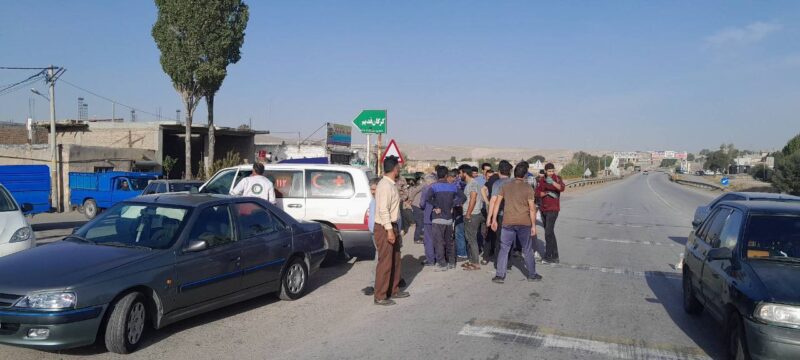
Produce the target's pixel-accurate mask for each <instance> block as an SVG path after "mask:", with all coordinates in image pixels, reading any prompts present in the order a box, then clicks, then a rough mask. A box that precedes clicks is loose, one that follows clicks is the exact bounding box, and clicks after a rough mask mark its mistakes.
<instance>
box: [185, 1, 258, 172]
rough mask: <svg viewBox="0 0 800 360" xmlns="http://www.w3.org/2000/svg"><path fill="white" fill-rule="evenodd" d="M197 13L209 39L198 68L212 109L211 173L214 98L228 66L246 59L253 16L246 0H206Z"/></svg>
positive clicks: (203, 41) (205, 39)
mask: <svg viewBox="0 0 800 360" xmlns="http://www.w3.org/2000/svg"><path fill="white" fill-rule="evenodd" d="M194 11H196V12H198V13H201V14H202V18H203V19H205V21H204V22H203V23H202V24H200V26H201V27H202V29H203V34H205V36H203V37H202V38H201V42H200V50H201V54H202V55H201V56H202V62H201V63H200V66H199V68H198V69H197V80H198V83H199V85H200V89H201V90H202V94H203V96H204V97H205V98H206V107H207V108H208V161H206V162H205V170H206V173H210V170H211V169H210V168H211V166H212V164H214V147H215V143H216V135H215V129H214V97H215V96H216V94H217V91H219V89H220V87H222V82H223V81H224V80H225V76H227V74H228V65H230V64H235V63H237V62H238V61H239V60H240V59H241V58H242V56H241V51H240V49H241V48H242V44H244V30H245V28H247V20H248V18H249V16H250V15H249V10H248V7H247V5H246V4H245V3H244V2H243V1H242V0H205V1H201V2H198V4H197V5H196V6H195V10H194Z"/></svg>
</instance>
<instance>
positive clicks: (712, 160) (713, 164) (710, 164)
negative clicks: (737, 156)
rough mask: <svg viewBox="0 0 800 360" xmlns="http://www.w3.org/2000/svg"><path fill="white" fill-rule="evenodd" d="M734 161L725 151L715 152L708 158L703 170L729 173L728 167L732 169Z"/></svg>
mask: <svg viewBox="0 0 800 360" xmlns="http://www.w3.org/2000/svg"><path fill="white" fill-rule="evenodd" d="M732 160H733V159H732V158H731V157H730V156H729V155H728V154H727V153H726V152H725V150H718V151H714V152H712V153H710V154H708V156H706V162H705V163H704V164H703V168H704V169H709V170H713V171H723V172H726V173H727V172H728V167H730V165H731V163H732Z"/></svg>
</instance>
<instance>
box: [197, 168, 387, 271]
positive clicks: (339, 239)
mask: <svg viewBox="0 0 800 360" xmlns="http://www.w3.org/2000/svg"><path fill="white" fill-rule="evenodd" d="M264 168H265V170H264V176H266V177H267V178H268V179H270V181H272V183H273V184H274V185H275V197H276V200H277V203H278V206H279V207H280V208H281V209H283V211H285V212H286V213H288V214H289V215H291V216H292V217H294V218H295V219H297V220H308V221H315V222H319V223H322V224H323V225H326V226H323V231H325V240H326V242H328V253H329V255H331V256H333V255H334V254H338V253H340V252H341V254H344V246H345V245H347V244H351V243H353V242H356V241H365V240H366V241H368V240H369V239H370V233H369V225H368V224H369V223H368V220H369V218H368V216H369V203H370V200H371V199H372V195H371V194H370V191H369V176H371V174H372V172H371V171H369V170H366V169H363V168H358V167H354V166H348V165H323V164H266V165H264ZM252 171H253V165H252V164H251V165H240V166H236V167H232V168H226V169H222V170H220V171H219V172H217V173H216V174H214V176H212V177H211V179H209V180H208V181H207V182H206V183H205V184H203V186H201V187H200V192H201V193H215V194H229V193H230V191H231V189H232V188H233V187H234V186H235V185H236V184H237V183H238V182H239V181H240V180H241V179H243V178H245V177H247V176H250V174H251V173H252ZM329 258H330V257H329Z"/></svg>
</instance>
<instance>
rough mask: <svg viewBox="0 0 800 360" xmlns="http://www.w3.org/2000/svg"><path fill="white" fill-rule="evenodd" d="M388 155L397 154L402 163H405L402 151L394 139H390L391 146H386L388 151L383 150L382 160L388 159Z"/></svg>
mask: <svg viewBox="0 0 800 360" xmlns="http://www.w3.org/2000/svg"><path fill="white" fill-rule="evenodd" d="M387 156H396V157H397V161H398V162H399V163H401V164H404V163H405V160H404V159H403V154H401V153H400V148H399V147H397V143H396V142H394V139H392V140H389V146H387V147H386V151H384V152H383V156H381V162H383V160H384V159H386V157H387Z"/></svg>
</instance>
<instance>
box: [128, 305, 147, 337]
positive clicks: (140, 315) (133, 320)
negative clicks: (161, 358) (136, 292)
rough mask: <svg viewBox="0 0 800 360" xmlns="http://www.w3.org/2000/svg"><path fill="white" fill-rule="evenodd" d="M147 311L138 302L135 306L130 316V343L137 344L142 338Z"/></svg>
mask: <svg viewBox="0 0 800 360" xmlns="http://www.w3.org/2000/svg"><path fill="white" fill-rule="evenodd" d="M144 319H145V309H144V304H142V303H141V302H137V303H135V304H133V307H132V308H131V312H130V313H129V314H128V342H129V343H130V344H136V343H138V342H139V339H141V338H142V332H144Z"/></svg>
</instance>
